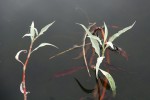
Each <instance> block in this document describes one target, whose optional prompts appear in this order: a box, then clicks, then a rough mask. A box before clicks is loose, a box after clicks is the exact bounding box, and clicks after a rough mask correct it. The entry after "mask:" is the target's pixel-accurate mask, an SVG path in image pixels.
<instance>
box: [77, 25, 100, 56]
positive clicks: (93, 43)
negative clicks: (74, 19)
mask: <svg viewBox="0 0 150 100" xmlns="http://www.w3.org/2000/svg"><path fill="white" fill-rule="evenodd" d="M79 25H81V26H82V27H83V28H84V30H85V32H86V34H87V36H88V37H89V38H90V41H91V43H92V47H93V48H94V49H95V52H96V53H97V54H98V56H100V48H99V43H98V41H97V38H96V39H95V36H94V35H92V33H91V32H90V31H89V29H87V28H86V27H85V26H84V25H82V24H79ZM99 41H100V39H99ZM100 43H101V42H100Z"/></svg>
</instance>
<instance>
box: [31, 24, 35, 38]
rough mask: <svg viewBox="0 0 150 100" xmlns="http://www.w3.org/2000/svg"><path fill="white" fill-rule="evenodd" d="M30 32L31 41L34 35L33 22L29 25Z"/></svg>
mask: <svg viewBox="0 0 150 100" xmlns="http://www.w3.org/2000/svg"><path fill="white" fill-rule="evenodd" d="M30 34H31V41H33V40H34V36H35V28H34V22H32V24H31V26H30Z"/></svg>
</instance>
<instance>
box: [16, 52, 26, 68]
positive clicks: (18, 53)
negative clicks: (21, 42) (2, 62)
mask: <svg viewBox="0 0 150 100" xmlns="http://www.w3.org/2000/svg"><path fill="white" fill-rule="evenodd" d="M22 52H24V53H27V50H20V51H18V52H17V54H16V56H15V59H16V60H17V61H18V62H20V63H21V64H22V65H23V66H24V63H23V62H22V61H21V60H20V59H19V56H20V53H22Z"/></svg>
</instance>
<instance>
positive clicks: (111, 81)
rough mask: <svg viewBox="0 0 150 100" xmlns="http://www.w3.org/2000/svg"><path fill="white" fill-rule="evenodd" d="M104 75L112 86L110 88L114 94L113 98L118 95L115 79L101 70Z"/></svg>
mask: <svg viewBox="0 0 150 100" xmlns="http://www.w3.org/2000/svg"><path fill="white" fill-rule="evenodd" d="M99 70H100V71H101V72H102V73H103V75H105V77H106V78H107V79H108V82H109V84H110V87H111V90H112V92H113V96H115V95H116V85H115V81H114V79H113V77H112V76H111V75H110V74H109V73H108V72H106V71H104V70H102V69H99Z"/></svg>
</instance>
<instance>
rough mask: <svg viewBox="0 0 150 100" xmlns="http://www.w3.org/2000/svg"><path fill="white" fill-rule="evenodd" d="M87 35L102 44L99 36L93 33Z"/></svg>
mask: <svg viewBox="0 0 150 100" xmlns="http://www.w3.org/2000/svg"><path fill="white" fill-rule="evenodd" d="M87 37H89V38H92V39H95V40H97V41H98V42H99V44H100V45H102V42H101V40H100V38H99V37H97V36H95V35H91V36H87Z"/></svg>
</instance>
